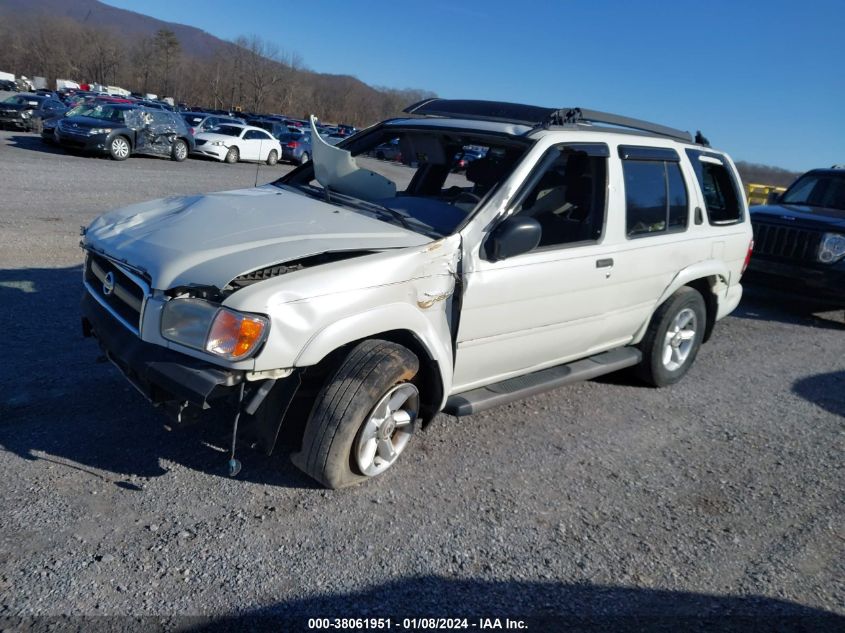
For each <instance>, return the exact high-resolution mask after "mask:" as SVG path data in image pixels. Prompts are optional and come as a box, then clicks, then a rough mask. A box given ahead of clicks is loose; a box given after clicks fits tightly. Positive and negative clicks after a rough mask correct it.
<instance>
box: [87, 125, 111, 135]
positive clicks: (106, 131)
mask: <svg viewBox="0 0 845 633" xmlns="http://www.w3.org/2000/svg"><path fill="white" fill-rule="evenodd" d="M88 133H89V134H92V135H93V134H111V128H110V127H94V128H91V129H90V130H88Z"/></svg>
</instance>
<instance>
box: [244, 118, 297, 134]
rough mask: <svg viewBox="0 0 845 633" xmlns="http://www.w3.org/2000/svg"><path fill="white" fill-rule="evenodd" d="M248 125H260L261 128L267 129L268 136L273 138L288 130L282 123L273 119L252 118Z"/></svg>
mask: <svg viewBox="0 0 845 633" xmlns="http://www.w3.org/2000/svg"><path fill="white" fill-rule="evenodd" d="M249 125H252V126H254V127H260V128H261V129H262V130H267V131H268V132H270V136H273V137H275V138H279V137H280V136H282V135H283V134H286V133H287V131H288V130H287V128H286V127H285V126H284V125H282V124H281V123H279V122H278V121H275V120H273V119H252V120H251V121H249Z"/></svg>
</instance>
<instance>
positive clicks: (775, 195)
mask: <svg viewBox="0 0 845 633" xmlns="http://www.w3.org/2000/svg"><path fill="white" fill-rule="evenodd" d="M782 195H783V194H781V193H780V192H778V191H770V192H769V195H768V196H766V204H778V203H779V202H780V199H781V197H782Z"/></svg>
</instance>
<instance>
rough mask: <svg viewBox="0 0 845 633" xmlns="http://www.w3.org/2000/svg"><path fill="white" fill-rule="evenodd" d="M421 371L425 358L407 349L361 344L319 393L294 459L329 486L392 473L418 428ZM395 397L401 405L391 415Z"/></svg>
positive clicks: (383, 343) (375, 341)
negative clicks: (421, 360)
mask: <svg viewBox="0 0 845 633" xmlns="http://www.w3.org/2000/svg"><path fill="white" fill-rule="evenodd" d="M418 370H419V359H418V358H417V357H416V355H415V354H414V353H413V352H411V351H410V350H409V349H407V348H406V347H403V346H401V345H398V344H396V343H391V342H389V341H383V340H378V339H371V340H367V341H364V342H362V343H359V344H358V345H356V346H355V347H354V348H353V349H352V351H350V352H349V355H348V356H347V357H346V359H345V360H344V361H343V363H342V364H341V365H340V367H339V368H338V369H337V371H335V373H334V374H333V375H332V376H330V377H329V378H328V380H327V381H326V383H325V384H324V385H323V388H322V389H321V390H320V393H319V394H318V395H317V398H316V400H315V402H314V406H313V408H312V410H311V415H310V416H309V418H308V422H307V423H306V425H305V431H304V432H303V435H302V448H301V450H300V452H299V453H295V454H294V455H292V456H291V459H292V461H293V463H294V464H295V465H296V466H297V467H298V468H299V469H300V470H302V471H303V472H305V473H306V474H307V475H308V476H310V477H312V478H314V479H316V480H317V481H318V482H320V483H321V484H323V485H324V486H326V487H328V488H345V487H346V486H352V485H354V484H358V483H361V482H363V481H366V480H367V479H369V478H372V477H376V476H378V475H380V474H381V473H383V472H384V471H386V470H387V469H388V468H390V467H391V466H392V465H393V464H394V463H395V462H396V459H397V458H398V457H399V455H400V454H401V453H402V452H403V451H404V449H405V447H406V446H407V444H408V441H409V440H410V439H411V436H412V434H413V431H414V427H415V426H416V421H417V415H418V412H419V391H418V390H417V387H416V386H415V385H414V383H413V382H412V380H413V378H414V376H416V374H417V371H418ZM391 400H392V401H393V403H394V404H395V407H396V408H395V409H393V413H392V414H390V415H387V416H385V415H384V412H385V411H387V412H390V411H391V409H389V408H388V409H386V408H385V407H386V406H387V404H389V403H390V401H391Z"/></svg>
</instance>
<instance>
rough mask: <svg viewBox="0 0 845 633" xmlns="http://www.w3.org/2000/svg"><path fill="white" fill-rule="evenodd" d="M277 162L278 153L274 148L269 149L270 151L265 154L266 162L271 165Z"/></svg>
mask: <svg viewBox="0 0 845 633" xmlns="http://www.w3.org/2000/svg"><path fill="white" fill-rule="evenodd" d="M278 162H279V154H278V153H277V152H276V150H274V149H271V150H270V153H269V154H267V164H268V165H271V166H272V165H275V164H276V163H278Z"/></svg>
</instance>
